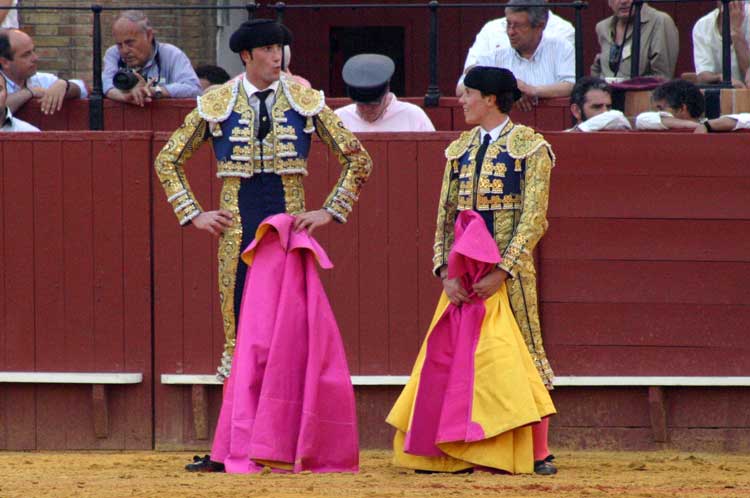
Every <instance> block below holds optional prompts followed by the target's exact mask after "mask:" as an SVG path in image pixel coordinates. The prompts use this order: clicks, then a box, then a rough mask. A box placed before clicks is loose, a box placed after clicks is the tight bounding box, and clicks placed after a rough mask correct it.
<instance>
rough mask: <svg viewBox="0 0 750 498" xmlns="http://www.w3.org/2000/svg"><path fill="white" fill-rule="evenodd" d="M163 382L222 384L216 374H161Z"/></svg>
mask: <svg viewBox="0 0 750 498" xmlns="http://www.w3.org/2000/svg"><path fill="white" fill-rule="evenodd" d="M161 383H162V384H187V385H194V384H207V385H214V384H215V385H217V386H220V385H221V381H220V380H219V379H218V378H217V377H216V375H192V374H161Z"/></svg>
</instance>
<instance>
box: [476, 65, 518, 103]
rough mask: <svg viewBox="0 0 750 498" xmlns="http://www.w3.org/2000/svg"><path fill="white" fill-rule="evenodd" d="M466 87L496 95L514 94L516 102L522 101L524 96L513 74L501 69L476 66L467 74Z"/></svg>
mask: <svg viewBox="0 0 750 498" xmlns="http://www.w3.org/2000/svg"><path fill="white" fill-rule="evenodd" d="M464 86H465V87H467V88H473V89H475V90H479V91H480V92H482V93H492V94H495V95H496V94H499V93H506V92H512V93H513V99H514V100H518V99H520V98H521V96H522V95H523V93H521V90H519V89H518V83H517V82H516V77H515V76H513V73H512V72H510V71H509V70H507V69H505V68H501V67H491V66H474V67H473V68H471V69H470V70H469V72H468V73H467V74H466V77H465V78H464Z"/></svg>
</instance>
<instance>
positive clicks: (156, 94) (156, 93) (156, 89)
mask: <svg viewBox="0 0 750 498" xmlns="http://www.w3.org/2000/svg"><path fill="white" fill-rule="evenodd" d="M163 96H164V91H163V90H162V88H161V87H160V86H156V87H154V97H155V98H157V99H160V98H162V97H163Z"/></svg>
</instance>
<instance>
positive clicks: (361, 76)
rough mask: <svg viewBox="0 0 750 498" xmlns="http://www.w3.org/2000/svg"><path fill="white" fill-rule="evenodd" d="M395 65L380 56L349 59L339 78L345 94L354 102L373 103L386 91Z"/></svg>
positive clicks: (362, 56) (370, 55) (360, 56)
mask: <svg viewBox="0 0 750 498" xmlns="http://www.w3.org/2000/svg"><path fill="white" fill-rule="evenodd" d="M395 70H396V65H395V64H394V63H393V61H392V60H391V58H390V57H386V56H385V55H380V54H359V55H355V56H354V57H351V58H350V59H349V60H348V61H346V64H344V69H343V70H342V71H341V76H342V77H343V78H344V83H346V93H347V94H348V95H349V97H350V98H351V99H352V100H353V101H355V102H362V103H367V102H375V101H377V100H379V99H380V98H381V97H382V96H383V94H385V92H386V91H387V90H388V84H389V83H390V82H391V76H393V71H395Z"/></svg>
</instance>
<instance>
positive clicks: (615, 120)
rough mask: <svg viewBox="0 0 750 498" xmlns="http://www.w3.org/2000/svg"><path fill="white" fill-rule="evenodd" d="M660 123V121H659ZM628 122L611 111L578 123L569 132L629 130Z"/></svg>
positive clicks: (616, 111) (620, 115) (618, 113)
mask: <svg viewBox="0 0 750 498" xmlns="http://www.w3.org/2000/svg"><path fill="white" fill-rule="evenodd" d="M660 122H661V120H660ZM631 129H632V127H631V126H630V121H628V118H626V117H625V115H624V114H623V113H622V112H621V111H618V110H615V109H612V110H609V111H606V112H603V113H601V114H597V115H596V116H593V117H590V118H589V119H587V120H586V121H584V122H583V123H578V124H577V125H576V126H575V127H573V128H571V129H570V130H569V131H575V130H578V131H583V132H587V133H588V132H592V131H606V130H610V131H611V130H631Z"/></svg>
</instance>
